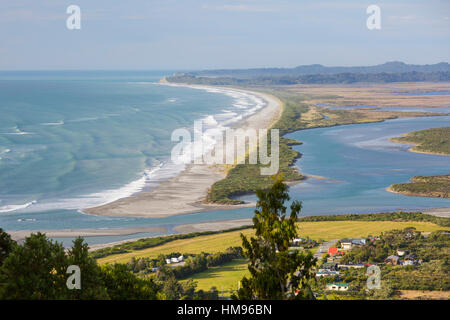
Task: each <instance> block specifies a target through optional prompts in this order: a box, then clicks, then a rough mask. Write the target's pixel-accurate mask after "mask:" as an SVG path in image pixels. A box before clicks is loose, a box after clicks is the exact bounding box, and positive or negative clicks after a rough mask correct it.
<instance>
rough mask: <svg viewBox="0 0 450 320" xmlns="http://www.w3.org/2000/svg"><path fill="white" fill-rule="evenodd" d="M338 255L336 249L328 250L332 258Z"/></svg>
mask: <svg viewBox="0 0 450 320" xmlns="http://www.w3.org/2000/svg"><path fill="white" fill-rule="evenodd" d="M337 253H338V248H328V254H329V255H330V256H334V255H336V254H337Z"/></svg>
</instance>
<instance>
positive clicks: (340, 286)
mask: <svg viewBox="0 0 450 320" xmlns="http://www.w3.org/2000/svg"><path fill="white" fill-rule="evenodd" d="M326 289H327V290H330V291H347V290H348V283H345V282H335V283H327V286H326Z"/></svg>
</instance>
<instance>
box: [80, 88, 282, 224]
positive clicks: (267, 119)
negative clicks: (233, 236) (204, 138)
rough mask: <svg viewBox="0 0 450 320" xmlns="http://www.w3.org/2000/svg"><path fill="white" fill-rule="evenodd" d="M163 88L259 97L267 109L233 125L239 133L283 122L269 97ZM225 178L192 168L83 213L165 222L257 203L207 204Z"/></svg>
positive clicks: (203, 167) (211, 170)
mask: <svg viewBox="0 0 450 320" xmlns="http://www.w3.org/2000/svg"><path fill="white" fill-rule="evenodd" d="M160 83H161V84H162V85H172V86H185V87H192V88H200V89H226V90H230V91H237V92H243V93H246V94H249V95H253V96H256V97H258V98H260V99H262V100H263V101H264V102H265V106H264V107H262V108H261V109H259V110H257V111H256V112H255V113H254V114H251V115H249V116H248V117H246V118H244V119H242V120H241V121H239V122H238V123H235V124H234V125H233V128H240V129H244V130H246V129H249V128H253V129H256V130H257V129H262V128H266V129H269V128H270V127H272V126H273V124H275V123H276V122H277V121H278V119H279V118H280V116H281V114H282V111H283V107H282V105H283V104H282V102H281V101H280V100H279V99H278V98H276V97H274V96H271V95H269V94H266V93H261V92H254V91H249V90H244V89H235V88H228V87H211V86H195V85H186V84H172V83H167V81H165V79H162V80H161V82H160ZM223 178H225V173H223V172H222V171H220V170H219V168H217V167H213V166H210V165H206V164H190V165H188V166H186V168H185V169H184V170H183V171H182V172H181V173H180V174H178V175H177V176H175V177H172V178H170V179H168V180H165V181H162V182H160V183H159V185H158V186H156V187H155V188H154V189H152V190H150V191H148V192H140V193H137V194H135V195H133V196H130V197H127V198H123V199H119V200H117V201H114V202H111V203H108V204H105V205H101V206H97V207H93V208H88V209H83V210H82V211H83V212H84V213H87V214H92V215H99V216H114V217H147V218H163V217H169V216H175V215H181V214H189V213H196V212H204V211H217V210H230V209H239V208H247V207H254V206H255V203H245V204H237V205H220V204H207V203H204V201H205V198H206V195H207V193H208V191H209V188H210V187H211V186H212V185H213V184H214V183H215V182H217V181H219V180H221V179H223Z"/></svg>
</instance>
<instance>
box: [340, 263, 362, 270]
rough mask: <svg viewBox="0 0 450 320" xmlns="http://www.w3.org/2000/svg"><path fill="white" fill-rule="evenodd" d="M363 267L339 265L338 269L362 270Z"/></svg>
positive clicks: (359, 265)
mask: <svg viewBox="0 0 450 320" xmlns="http://www.w3.org/2000/svg"><path fill="white" fill-rule="evenodd" d="M364 267H365V265H363V264H339V265H338V268H339V269H362V268H364Z"/></svg>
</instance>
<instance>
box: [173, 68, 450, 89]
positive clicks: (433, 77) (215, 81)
mask: <svg viewBox="0 0 450 320" xmlns="http://www.w3.org/2000/svg"><path fill="white" fill-rule="evenodd" d="M167 80H168V81H169V82H176V83H191V84H203V85H222V86H227V85H229V86H239V85H243V86H252V85H292V84H337V83H355V82H370V83H389V82H421V81H431V82H444V81H450V71H437V72H416V71H413V72H401V73H387V72H383V73H337V74H304V75H265V76H256V77H252V78H237V77H222V76H215V77H213V76H200V75H195V74H193V73H178V74H175V75H173V76H171V77H167Z"/></svg>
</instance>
